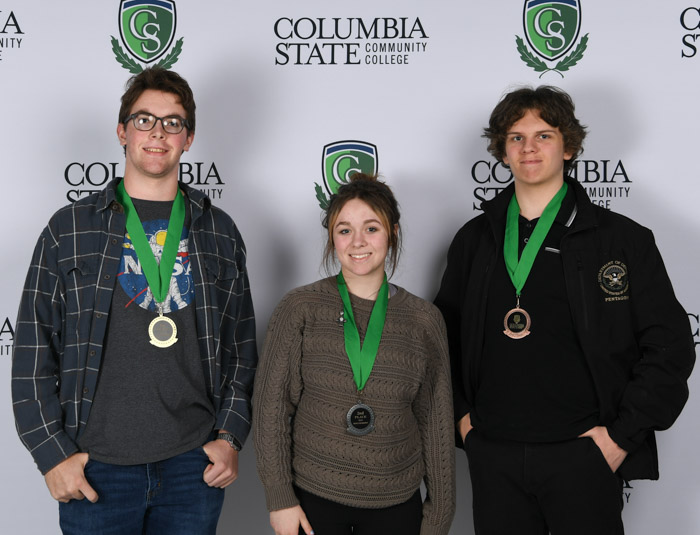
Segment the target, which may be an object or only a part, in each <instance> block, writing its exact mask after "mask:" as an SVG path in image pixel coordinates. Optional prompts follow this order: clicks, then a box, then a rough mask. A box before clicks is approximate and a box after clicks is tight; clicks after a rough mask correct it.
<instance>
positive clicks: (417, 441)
mask: <svg viewBox="0 0 700 535" xmlns="http://www.w3.org/2000/svg"><path fill="white" fill-rule="evenodd" d="M351 303H352V308H353V314H354V316H355V320H356V323H357V325H358V329H359V330H360V337H361V339H362V340H364V333H365V330H366V327H367V323H368V321H369V315H370V313H371V311H372V307H373V306H374V301H368V300H364V299H360V298H357V297H355V296H351ZM342 310H343V303H342V301H341V299H340V295H339V294H338V289H337V287H336V284H335V278H334V277H332V278H328V279H323V280H320V281H317V282H315V283H313V284H310V285H308V286H303V287H301V288H297V289H295V290H292V291H291V292H289V293H288V294H287V295H286V296H285V297H284V299H283V300H282V301H281V302H280V304H279V305H278V306H277V309H276V310H275V312H274V313H273V315H272V318H271V319H270V323H269V326H268V331H267V337H266V340H265V345H264V348H263V353H262V356H261V359H260V363H259V367H258V371H257V375H256V380H255V391H254V398H253V414H254V417H253V430H254V440H255V449H256V455H257V466H258V473H259V475H260V479H261V480H262V483H263V486H264V487H265V494H266V498H267V506H268V509H269V510H271V511H273V510H277V509H283V508H286V507H291V506H294V505H297V504H298V503H299V502H298V501H297V498H296V496H295V494H294V490H293V486H292V484H294V485H297V486H298V487H300V488H302V489H304V490H306V491H308V492H311V493H313V494H316V495H317V496H321V497H322V498H325V499H328V500H332V501H335V502H338V503H342V504H345V505H350V506H354V507H367V508H382V507H389V506H392V505H396V504H399V503H402V502H405V501H406V500H408V499H409V498H410V497H411V496H412V495H413V493H414V492H415V491H416V489H418V488H419V486H420V484H421V481H423V482H425V486H426V489H427V496H426V499H425V502H424V505H423V523H422V527H421V535H433V534H436V535H437V534H440V535H447V533H448V531H449V527H450V524H451V522H452V517H453V515H454V508H455V480H454V478H455V475H454V420H453V416H452V395H451V390H450V376H449V357H448V352H447V338H446V333H445V325H444V322H443V320H442V316H441V315H440V312H439V311H438V310H437V308H435V307H434V306H433V305H432V304H430V303H428V302H426V301H424V300H422V299H420V298H418V297H416V296H414V295H412V294H410V293H408V292H407V291H405V290H403V289H402V288H398V291H397V292H396V293H395V295H393V296H392V297H391V298H390V299H389V306H388V310H387V315H386V323H385V325H384V330H383V332H382V339H381V344H380V346H379V351H378V353H377V358H376V361H375V364H374V368H373V370H372V373H371V375H370V377H369V380H368V381H367V384H366V386H365V389H364V392H363V393H362V396H361V398H362V401H363V402H364V403H366V404H367V405H369V406H370V407H372V409H373V410H374V413H375V429H374V431H372V432H370V433H369V434H367V435H364V436H354V435H351V434H349V433H348V432H347V431H346V427H347V424H346V414H347V412H348V410H349V409H350V407H352V406H353V405H354V404H355V403H357V401H358V399H359V396H358V392H357V387H356V386H355V382H354V380H353V374H352V369H351V367H350V362H349V360H348V357H347V354H346V352H345V339H344V334H343V332H344V331H343V327H342V325H341V324H340V323H339V322H338V318H339V317H340V312H341V311H342Z"/></svg>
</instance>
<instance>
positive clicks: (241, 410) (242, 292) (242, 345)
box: [216, 225, 258, 444]
mask: <svg viewBox="0 0 700 535" xmlns="http://www.w3.org/2000/svg"><path fill="white" fill-rule="evenodd" d="M233 231H234V237H235V245H234V246H235V259H236V266H237V268H236V269H237V271H238V275H237V277H236V279H235V281H234V283H233V288H232V289H231V290H230V294H229V295H228V298H227V301H226V303H225V304H220V307H223V310H222V311H221V312H220V314H221V316H220V319H221V321H222V323H223V322H230V321H231V318H235V326H234V327H233V329H234V332H233V339H232V340H230V338H229V337H228V336H222V341H224V342H225V344H226V346H227V347H223V348H222V349H223V352H224V353H228V358H227V359H226V358H224V359H222V361H223V362H224V363H227V364H226V366H225V369H224V370H222V374H223V375H224V377H225V379H224V381H223V384H222V387H221V406H220V408H219V411H218V413H217V416H216V429H222V430H226V431H228V432H230V433H232V434H233V435H234V436H235V437H236V438H237V439H238V440H239V441H240V443H241V444H243V443H244V442H245V440H246V438H247V437H248V433H249V432H250V426H251V419H252V408H251V398H252V394H253V381H254V380H255V370H256V367H257V363H258V351H257V344H256V332H255V313H254V310H253V299H252V297H251V293H250V284H249V282H248V271H247V267H246V251H245V245H244V243H243V239H242V237H241V236H240V234H239V233H238V230H237V229H236V228H235V225H234V228H233ZM224 331H225V328H224V326H223V325H222V326H220V332H222V333H223V332H224Z"/></svg>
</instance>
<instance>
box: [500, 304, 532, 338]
mask: <svg viewBox="0 0 700 535" xmlns="http://www.w3.org/2000/svg"><path fill="white" fill-rule="evenodd" d="M503 327H504V328H505V331H503V334H505V335H506V336H508V337H509V338H513V339H515V340H518V339H520V338H525V337H526V336H527V335H528V334H530V314H528V313H527V312H525V310H523V309H522V308H520V307H515V308H513V309H511V310H509V311H508V313H507V314H506V317H505V318H504V320H503Z"/></svg>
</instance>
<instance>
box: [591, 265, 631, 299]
mask: <svg viewBox="0 0 700 535" xmlns="http://www.w3.org/2000/svg"><path fill="white" fill-rule="evenodd" d="M598 284H600V287H601V289H602V290H603V291H604V292H605V293H606V294H608V296H609V297H606V298H605V301H626V300H627V299H629V298H630V296H629V295H627V291H628V290H629V280H628V278H627V266H626V265H625V264H623V263H622V262H620V261H619V260H613V261H611V262H608V263H607V264H605V265H604V266H603V267H602V268H600V271H598Z"/></svg>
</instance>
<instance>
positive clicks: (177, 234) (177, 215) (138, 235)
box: [117, 180, 185, 303]
mask: <svg viewBox="0 0 700 535" xmlns="http://www.w3.org/2000/svg"><path fill="white" fill-rule="evenodd" d="M117 200H118V201H119V202H120V203H121V204H122V206H123V207H124V212H125V213H126V230H127V232H128V233H129V236H130V237H131V243H132V244H133V246H134V250H135V251H136V255H137V256H138V258H139V261H140V262H141V269H142V270H143V274H144V275H145V276H146V281H148V286H149V288H150V289H151V292H152V293H153V297H154V298H155V300H156V303H162V302H163V301H165V298H166V297H167V296H168V290H169V289H170V278H171V277H172V275H173V267H175V258H176V257H177V250H178V247H179V245H180V238H181V237H182V227H183V226H184V224H185V199H184V198H183V195H182V192H181V191H180V190H179V189H178V190H177V195H176V196H175V200H174V201H173V207H172V209H171V210H170V220H169V221H168V232H167V234H166V236H165V244H164V246H163V255H162V256H161V259H160V266H159V265H158V262H157V261H156V257H155V255H154V254H153V250H152V249H151V246H150V244H149V243H148V238H146V233H145V232H144V230H143V225H142V224H141V219H139V214H138V213H137V212H136V208H134V203H133V202H132V201H131V197H129V194H128V193H127V192H126V188H125V187H124V181H123V180H122V181H121V182H119V184H118V185H117Z"/></svg>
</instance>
